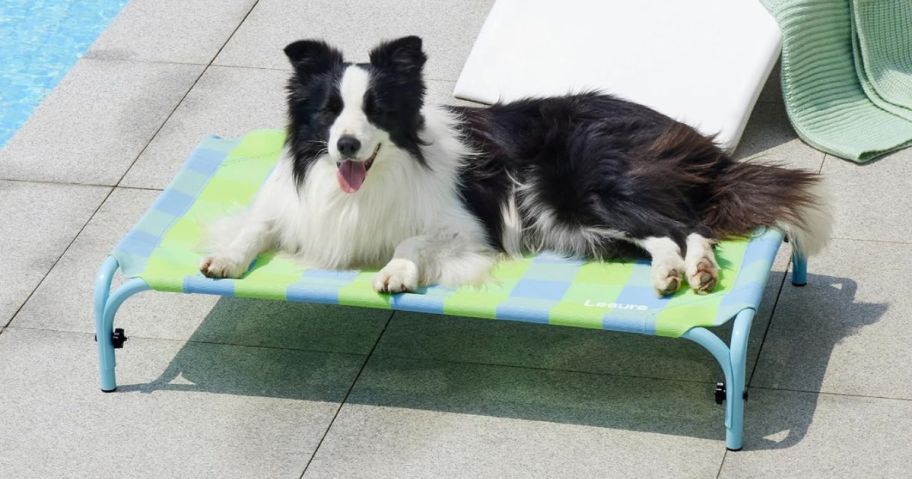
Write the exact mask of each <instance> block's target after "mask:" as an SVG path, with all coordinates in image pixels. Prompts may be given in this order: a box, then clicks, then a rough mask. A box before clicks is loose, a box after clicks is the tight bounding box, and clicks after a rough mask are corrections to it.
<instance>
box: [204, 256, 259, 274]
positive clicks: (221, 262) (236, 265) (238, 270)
mask: <svg viewBox="0 0 912 479" xmlns="http://www.w3.org/2000/svg"><path fill="white" fill-rule="evenodd" d="M199 269H200V273H203V275H205V276H208V277H210V278H240V277H241V275H243V274H244V272H245V271H247V265H246V264H244V263H243V262H241V261H237V260H236V259H233V258H231V257H230V256H224V255H213V256H207V257H205V258H203V261H202V262H200V268H199Z"/></svg>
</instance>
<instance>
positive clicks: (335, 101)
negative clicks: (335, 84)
mask: <svg viewBox="0 0 912 479" xmlns="http://www.w3.org/2000/svg"><path fill="white" fill-rule="evenodd" d="M326 111H328V112H329V113H332V114H333V115H338V114H339V113H341V112H342V98H340V97H338V96H336V95H331V96H330V97H329V100H327V102H326Z"/></svg>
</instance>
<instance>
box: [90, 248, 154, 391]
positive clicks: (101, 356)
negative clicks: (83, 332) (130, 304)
mask: <svg viewBox="0 0 912 479" xmlns="http://www.w3.org/2000/svg"><path fill="white" fill-rule="evenodd" d="M118 266H119V265H118V263H117V260H116V259H114V257H113V256H108V258H107V259H105V261H104V263H103V264H102V265H101V269H100V270H99V271H98V276H97V277H96V279H95V293H94V303H95V340H96V342H97V343H98V372H99V374H100V376H101V390H102V391H103V392H112V391H114V390H116V389H117V380H116V378H115V376H114V367H115V361H114V348H115V344H114V315H115V314H116V313H117V309H118V308H119V307H120V305H121V304H122V303H123V302H124V301H125V300H126V299H127V298H129V297H130V296H132V295H134V294H136V293H139V292H140V291H145V290H147V289H149V286H148V285H147V284H146V282H145V281H143V280H141V279H135V278H134V279H131V280H128V281H127V282H125V283H124V284H123V285H121V286H120V288H118V289H117V291H115V292H114V294H111V280H112V279H113V278H114V272H116V271H117V268H118Z"/></svg>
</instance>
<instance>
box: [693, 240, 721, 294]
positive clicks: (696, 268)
mask: <svg viewBox="0 0 912 479" xmlns="http://www.w3.org/2000/svg"><path fill="white" fill-rule="evenodd" d="M709 254H710V255H712V250H709ZM687 282H688V283H689V284H690V287H691V288H692V289H693V290H694V292H695V293H697V294H707V293H710V292H712V290H713V289H714V288H715V287H716V283H718V282H719V265H718V264H716V259H715V258H714V257H713V256H704V257H702V258H700V259H699V260H698V261H697V262H696V263H695V264H688V265H687Z"/></svg>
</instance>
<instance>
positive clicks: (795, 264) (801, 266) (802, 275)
mask: <svg viewBox="0 0 912 479" xmlns="http://www.w3.org/2000/svg"><path fill="white" fill-rule="evenodd" d="M807 271H808V264H807V258H805V257H804V256H802V255H801V254H799V253H798V252H797V251H793V252H792V285H794V286H804V285H806V284H807Z"/></svg>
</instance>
